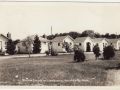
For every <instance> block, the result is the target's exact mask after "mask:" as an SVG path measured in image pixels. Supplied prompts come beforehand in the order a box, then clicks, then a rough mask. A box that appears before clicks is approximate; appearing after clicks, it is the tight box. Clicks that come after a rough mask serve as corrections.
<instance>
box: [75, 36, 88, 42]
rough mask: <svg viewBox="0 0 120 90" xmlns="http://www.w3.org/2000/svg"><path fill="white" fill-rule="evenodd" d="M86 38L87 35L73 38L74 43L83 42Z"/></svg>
mask: <svg viewBox="0 0 120 90" xmlns="http://www.w3.org/2000/svg"><path fill="white" fill-rule="evenodd" d="M87 38H89V37H78V38H76V39H75V41H74V42H75V43H79V42H84V41H85V40H86V39H87Z"/></svg>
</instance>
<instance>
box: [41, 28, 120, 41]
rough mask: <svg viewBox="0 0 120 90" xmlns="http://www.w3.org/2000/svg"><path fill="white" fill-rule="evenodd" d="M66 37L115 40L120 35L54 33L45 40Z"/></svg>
mask: <svg viewBox="0 0 120 90" xmlns="http://www.w3.org/2000/svg"><path fill="white" fill-rule="evenodd" d="M66 35H70V36H71V37H72V38H73V39H75V38H77V37H86V36H89V37H91V38H94V37H95V38H108V39H115V38H120V34H119V35H118V34H109V33H106V34H100V33H97V32H94V31H93V30H85V31H83V32H82V33H79V32H69V33H59V34H58V33H56V34H53V35H48V36H47V39H49V40H51V39H53V38H55V37H57V36H66ZM43 37H45V35H43Z"/></svg>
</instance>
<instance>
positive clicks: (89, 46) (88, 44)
mask: <svg viewBox="0 0 120 90" xmlns="http://www.w3.org/2000/svg"><path fill="white" fill-rule="evenodd" d="M90 51H91V44H90V42H87V43H86V52H90Z"/></svg>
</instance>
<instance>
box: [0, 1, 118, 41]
mask: <svg viewBox="0 0 120 90" xmlns="http://www.w3.org/2000/svg"><path fill="white" fill-rule="evenodd" d="M51 26H52V31H53V34H55V33H64V32H70V31H76V32H80V33H81V32H83V31H84V30H94V31H95V32H98V33H101V34H105V33H114V34H115V33H117V34H120V3H114V4H113V3H71V2H66V3H60V2H59V3H58V2H51V3H50V2H19V3H18V2H0V33H2V34H4V35H6V34H7V32H10V33H11V35H12V38H13V39H23V38H25V37H26V36H28V35H34V34H38V35H43V34H46V35H50V34H51Z"/></svg>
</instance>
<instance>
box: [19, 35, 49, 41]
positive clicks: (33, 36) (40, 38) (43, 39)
mask: <svg viewBox="0 0 120 90" xmlns="http://www.w3.org/2000/svg"><path fill="white" fill-rule="evenodd" d="M29 37H30V38H31V40H34V38H35V35H31V36H29ZM26 38H27V37H26ZM26 38H25V39H26ZM25 39H23V40H21V41H24V40H25ZM39 40H40V41H41V42H49V40H48V39H46V38H43V37H41V36H39Z"/></svg>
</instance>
